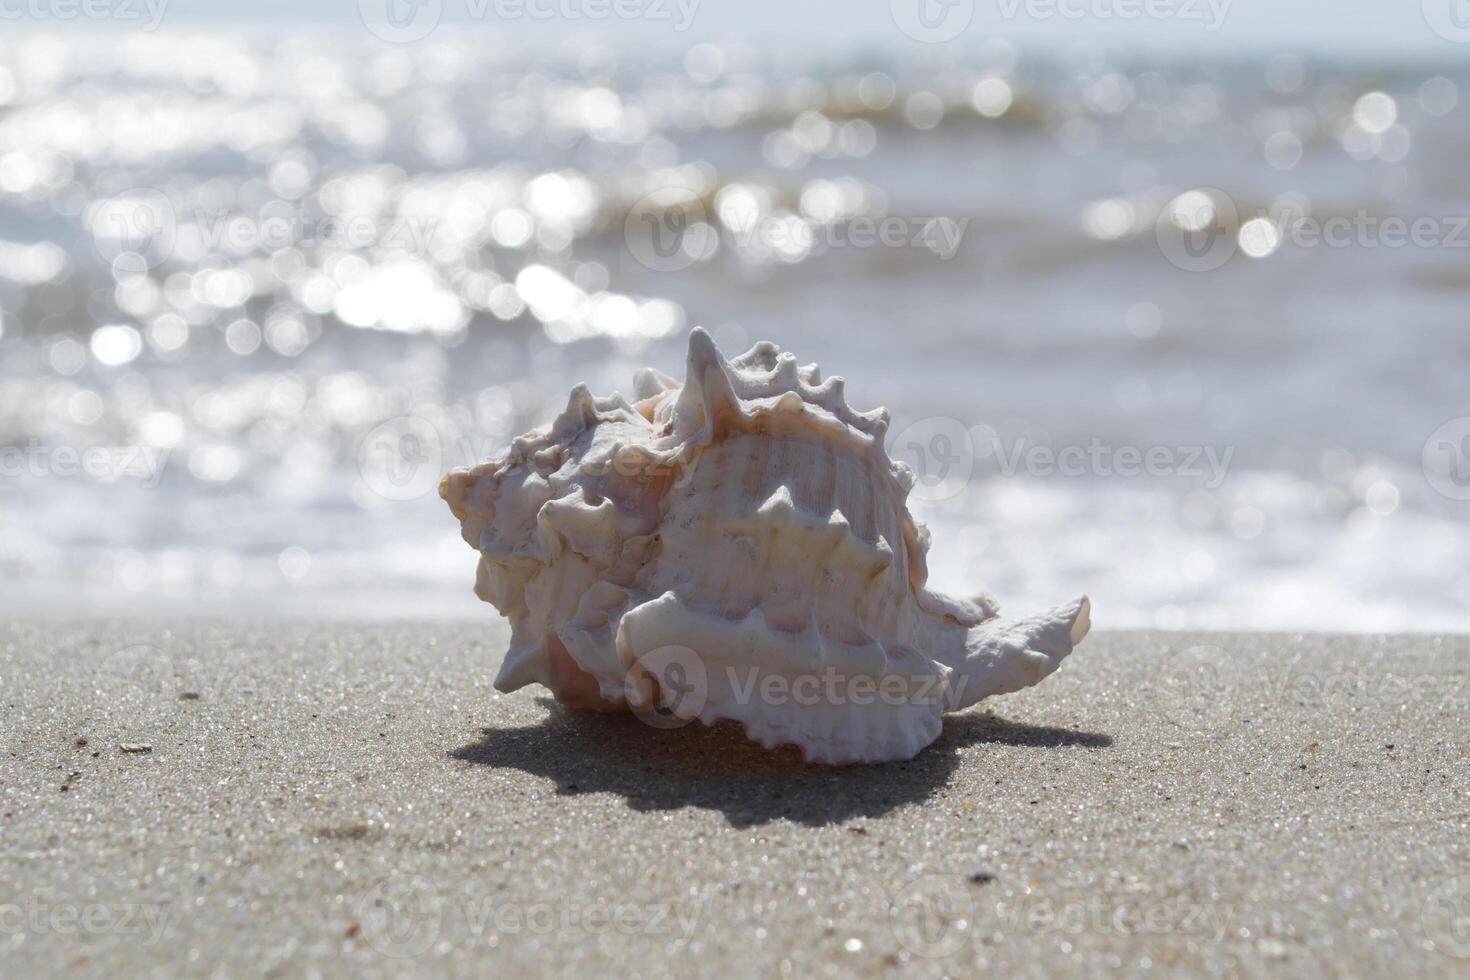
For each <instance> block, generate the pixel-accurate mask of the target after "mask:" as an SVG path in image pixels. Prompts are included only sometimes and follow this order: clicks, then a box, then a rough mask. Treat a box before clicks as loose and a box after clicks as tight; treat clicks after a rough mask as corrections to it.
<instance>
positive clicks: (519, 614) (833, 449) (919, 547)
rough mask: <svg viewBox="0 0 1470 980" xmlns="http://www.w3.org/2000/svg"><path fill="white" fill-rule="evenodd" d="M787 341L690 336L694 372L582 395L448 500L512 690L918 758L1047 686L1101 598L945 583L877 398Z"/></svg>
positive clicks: (814, 753)
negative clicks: (854, 394) (850, 397)
mask: <svg viewBox="0 0 1470 980" xmlns="http://www.w3.org/2000/svg"><path fill="white" fill-rule="evenodd" d="M842 386H843V383H842V379H841V378H839V377H833V378H829V379H827V380H825V381H824V380H822V377H821V373H820V372H819V371H818V369H817V367H816V366H815V365H810V366H804V367H799V366H798V365H797V363H796V359H795V358H794V357H793V356H792V355H791V354H788V353H783V352H782V351H780V350H779V349H778V348H777V347H776V346H775V345H774V344H771V343H759V344H756V345H755V346H754V347H752V348H751V349H750V350H749V351H747V352H746V353H745V354H742V355H741V356H739V357H736V358H734V359H732V360H728V361H727V360H726V359H725V358H724V357H723V356H722V355H721V354H720V352H719V350H717V349H716V347H715V345H714V342H713V341H712V340H711V339H710V337H709V335H708V334H707V333H705V332H704V331H703V330H699V329H696V330H694V331H693V332H692V333H691V334H690V337H689V354H688V361H687V367H686V374H685V380H684V383H683V384H682V385H680V384H679V383H678V382H676V381H674V380H672V379H670V378H668V377H667V376H665V375H663V374H660V373H659V372H657V371H654V370H652V369H645V370H642V371H640V372H638V374H637V377H636V379H635V382H634V393H635V397H636V400H635V401H634V402H631V403H630V402H628V401H627V400H625V399H624V398H623V397H622V396H621V395H617V394H614V395H612V396H611V397H608V398H597V397H594V396H593V395H592V394H591V393H590V392H589V391H588V390H587V388H586V386H585V385H578V386H576V387H575V388H573V389H572V393H571V397H570V398H569V399H568V400H567V407H566V409H565V411H563V412H562V413H561V415H560V416H558V417H557V419H556V420H555V421H553V422H552V423H551V424H550V425H547V426H545V427H543V428H541V429H537V430H536V431H534V432H531V433H528V434H526V435H523V436H521V437H519V438H518V439H516V440H515V441H514V443H512V445H511V446H510V448H509V449H508V450H506V451H505V452H504V453H502V454H501V455H499V456H497V457H495V458H493V459H491V460H489V461H488V462H485V463H482V464H481V465H479V466H475V467H473V468H471V469H460V470H455V471H453V472H451V473H449V474H448V475H446V476H445V477H444V479H443V481H442V482H441V484H440V487H439V492H440V495H441V496H443V497H444V499H445V500H446V501H447V502H448V503H449V507H450V510H452V511H453V513H454V516H455V517H457V518H458V519H459V520H460V522H461V526H462V530H463V534H464V539H465V540H466V541H467V542H469V544H470V545H471V546H473V547H474V548H476V549H478V550H479V552H480V563H479V569H478V574H477V577H476V582H475V593H476V594H477V595H478V596H480V598H482V599H485V600H486V601H488V602H490V603H491V604H493V605H494V606H495V608H497V609H498V610H500V612H501V613H502V614H504V615H505V616H506V617H507V618H508V619H509V620H510V624H511V627H512V639H511V645H510V649H509V651H508V652H507V653H506V656H505V662H504V664H503V666H502V668H501V670H500V674H499V676H498V677H497V678H496V681H495V686H496V687H497V688H499V689H500V690H502V691H514V690H517V689H518V688H521V687H524V686H525V685H527V684H541V685H544V686H545V687H547V688H549V689H550V690H551V691H552V692H553V693H554V694H555V696H556V697H557V699H558V700H559V701H562V702H565V703H567V704H570V705H573V706H579V707H587V708H598V709H612V710H618V709H623V710H627V709H631V710H634V711H637V712H639V713H640V714H642V715H644V717H645V718H647V719H648V720H650V721H652V722H654V723H667V724H670V725H672V724H678V723H682V722H685V721H687V720H690V719H692V718H698V719H699V720H700V721H702V722H704V723H706V724H712V723H714V722H715V721H717V720H720V719H733V720H735V721H738V722H739V723H741V724H742V725H743V726H744V727H745V729H746V731H747V733H748V734H749V735H750V737H751V738H753V739H755V740H756V741H758V742H760V743H762V744H763V745H766V746H776V745H780V744H785V743H793V744H795V745H797V746H799V747H800V748H801V750H802V752H803V754H804V755H805V757H806V758H807V759H808V760H809V761H813V762H824V763H851V762H882V761H889V760H896V759H908V758H912V757H913V756H914V755H916V754H917V753H918V752H919V751H920V750H921V749H923V748H924V747H925V746H926V745H928V744H929V743H931V742H933V741H934V739H935V738H937V737H938V736H939V732H940V729H941V727H942V722H941V718H942V715H943V714H944V712H945V711H953V710H959V709H962V708H965V707H968V706H969V705H972V704H974V703H975V702H977V701H979V700H980V699H982V698H985V697H989V696H991V695H995V694H1005V693H1008V692H1011V691H1017V690H1020V689H1021V688H1024V687H1029V686H1030V685H1032V684H1035V683H1037V682H1038V681H1040V680H1041V679H1042V678H1044V677H1046V676H1047V675H1048V674H1050V673H1051V672H1052V671H1054V670H1056V669H1057V666H1058V665H1059V664H1060V663H1061V661H1062V659H1063V658H1064V657H1066V656H1067V654H1069V653H1070V652H1071V651H1072V648H1073V647H1074V646H1075V645H1076V644H1077V643H1078V642H1079V641H1080V640H1081V639H1082V637H1083V636H1084V635H1085V634H1086V633H1087V630H1088V626H1089V623H1088V612H1089V604H1088V600H1087V598H1086V597H1082V598H1079V599H1076V600H1075V601H1073V602H1070V603H1067V604H1065V605H1061V606H1057V607H1056V608H1054V609H1051V610H1049V611H1048V612H1045V613H1042V614H1040V615H1037V616H1033V617H1031V618H1029V619H1020V620H1005V619H1001V618H999V616H998V615H997V612H996V607H995V605H994V603H993V602H992V601H991V600H990V599H989V598H987V597H984V596H981V597H979V598H975V599H970V600H965V599H954V598H949V597H947V596H944V595H940V594H939V593H936V592H931V591H929V590H928V589H927V588H926V587H925V580H926V574H927V573H926V559H925V555H926V552H927V550H928V545H929V536H928V531H927V529H925V528H924V527H923V526H922V525H920V524H918V523H917V522H916V521H914V519H913V518H912V516H910V514H909V512H908V509H907V508H906V506H905V500H906V497H907V494H908V490H909V488H910V487H911V486H912V483H913V477H912V474H911V472H910V471H909V469H908V467H906V466H904V465H902V464H895V463H893V462H892V461H890V460H889V458H888V456H887V454H886V453H885V452H884V449H883V438H884V434H885V432H886V431H887V429H888V422H889V416H888V413H887V411H885V410H881V409H880V410H878V411H875V412H867V413H863V412H858V411H854V410H853V409H851V408H849V407H848V405H847V403H846V401H845V400H844V398H843V390H842Z"/></svg>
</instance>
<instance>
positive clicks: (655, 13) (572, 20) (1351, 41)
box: [0, 0, 1470, 60]
mask: <svg viewBox="0 0 1470 980" xmlns="http://www.w3.org/2000/svg"><path fill="white" fill-rule="evenodd" d="M63 2H64V0H5V3H8V4H11V5H13V6H14V7H15V8H16V9H21V8H22V7H23V6H24V5H26V4H29V5H30V9H38V7H39V9H46V8H47V6H48V5H51V4H61V3H63ZM103 2H106V3H112V4H119V5H122V4H131V5H134V6H136V7H138V8H140V9H142V8H147V9H148V10H153V11H157V12H158V13H160V14H161V16H159V17H154V18H153V19H154V20H155V21H157V22H160V23H161V24H162V25H163V26H164V27H165V28H176V27H184V28H186V27H189V26H192V25H197V24H204V23H210V24H218V23H220V22H236V23H264V24H281V23H332V24H338V25H343V26H346V27H349V28H354V29H360V28H361V27H362V22H363V20H364V18H366V19H369V20H372V19H377V20H379V21H381V20H382V18H383V11H384V9H385V8H386V7H387V6H388V5H392V9H393V10H394V12H395V13H396V15H397V16H398V18H399V19H400V21H402V22H409V21H410V20H411V19H412V18H413V17H415V16H434V17H437V23H439V24H465V25H471V26H474V27H476V28H478V29H483V30H487V31H490V32H493V33H496V34H500V35H502V36H507V37H510V38H511V39H519V38H525V39H527V40H528V41H529V40H537V41H540V40H543V39H547V38H551V39H555V38H557V37H558V36H563V35H566V34H568V33H574V34H580V35H583V36H585V35H587V34H589V33H598V34H601V35H604V36H606V37H607V38H608V40H610V41H613V42H615V43H616V42H623V43H630V42H632V43H637V42H639V41H645V40H646V41H649V42H651V43H658V42H663V41H665V40H671V41H673V42H675V43H679V42H681V41H683V40H684V39H686V38H687V39H689V40H691V41H692V40H705V39H719V38H732V37H733V38H760V37H782V38H787V39H795V40H801V41H809V42H811V43H814V44H821V45H822V46H823V47H824V48H828V49H838V50H840V49H842V48H843V47H847V46H861V47H874V46H893V47H896V48H902V47H905V46H908V47H918V48H923V47H926V46H928V43H929V42H926V41H925V40H923V39H916V37H915V36H914V35H915V34H924V33H925V32H926V31H934V32H936V33H931V35H930V37H931V39H932V40H933V41H934V42H935V43H938V42H941V41H942V42H946V43H950V44H955V45H966V44H971V43H975V44H978V43H981V42H983V41H984V40H985V39H988V38H997V37H999V38H1006V39H1010V40H1013V41H1016V42H1019V43H1022V44H1026V45H1028V46H1043V47H1044V46H1050V45H1065V44H1067V43H1069V42H1072V41H1076V40H1078V39H1097V40H1106V41H1111V42H1116V43H1120V44H1125V45H1126V44H1137V45H1141V46H1147V47H1154V48H1157V47H1167V48H1178V49H1182V50H1211V49H1213V50H1220V51H1225V52H1238V51H1241V50H1247V51H1249V50H1279V49H1283V48H1287V49H1294V50H1300V51H1304V52H1307V51H1314V52H1324V51H1325V52H1338V53H1342V54H1350V55H1353V56H1356V57H1362V56H1368V55H1373V54H1384V55H1394V56H1397V55H1403V54H1410V55H1416V56H1424V57H1430V58H1436V59H1439V60H1453V59H1470V0H249V2H245V0H103ZM598 4H602V5H603V7H602V9H603V11H604V12H603V14H602V16H596V15H594V14H593V13H590V12H591V11H595V10H596V9H597V5H598ZM921 5H922V12H923V13H924V14H925V15H926V16H923V17H921V16H920V8H921ZM7 9H8V8H7ZM617 11H623V12H624V13H625V14H626V13H633V12H636V16H620V15H619V14H618V13H617ZM0 15H4V16H6V17H7V19H9V20H12V21H13V20H14V19H15V18H14V17H11V16H9V15H6V14H5V13H4V10H0ZM42 19H43V20H44V18H42ZM22 20H24V18H22ZM419 23H422V21H419ZM905 23H906V24H908V25H909V26H910V27H912V28H913V29H912V30H910V31H909V32H907V33H906V32H905V31H904V30H903V29H901V27H900V26H899V25H900V24H905ZM925 24H928V25H931V26H930V27H927V28H926V27H925V26H924V25H925ZM915 25H917V26H915ZM933 25H939V26H938V27H934V26H933ZM18 26H19V25H18ZM950 35H953V36H952V37H951V36H950Z"/></svg>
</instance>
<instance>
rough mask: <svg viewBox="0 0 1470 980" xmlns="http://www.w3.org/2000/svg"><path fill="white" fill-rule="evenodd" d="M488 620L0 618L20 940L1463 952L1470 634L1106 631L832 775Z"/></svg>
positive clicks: (1405, 958)
mask: <svg viewBox="0 0 1470 980" xmlns="http://www.w3.org/2000/svg"><path fill="white" fill-rule="evenodd" d="M504 642H505V632H504V629H503V627H501V626H500V625H499V624H498V623H497V622H495V621H493V620H488V619H487V622H485V623H483V624H477V625H469V624H452V625H444V624H422V625H415V624H389V625H384V624H342V623H330V624H329V623H267V624H259V623H243V622H227V621H203V620H187V619H176V620H170V621H167V622H160V621H156V620H136V621H107V622H83V621H76V620H51V621H46V620H39V619H37V620H30V621H21V622H11V623H8V624H6V625H4V626H3V627H0V696H3V699H4V705H5V710H4V712H3V717H0V732H3V735H4V742H3V753H0V811H3V816H0V889H3V891H0V962H3V963H4V970H3V972H4V973H6V974H7V975H15V976H28V975H29V976H36V975H46V974H51V973H55V972H58V971H61V970H71V971H77V972H80V973H83V974H87V975H103V974H107V975H111V976H114V977H117V976H125V975H138V974H143V973H148V972H153V973H156V974H158V975H190V976H203V975H209V974H218V975H222V976H243V975H268V976H300V975H307V974H313V973H319V974H322V975H340V976H376V975H390V974H391V975H403V974H425V975H445V974H454V975H478V976H486V975H489V976H500V975H518V974H522V973H528V974H548V975H558V976H567V975H571V974H574V973H575V974H584V973H592V972H594V971H596V972H598V973H604V974H609V973H610V974H633V973H636V974H639V975H644V976H659V975H681V976H683V975H702V976H711V977H726V976H772V975H782V976H810V975H814V974H818V973H822V974H832V975H867V974H877V973H897V972H900V971H903V972H905V973H915V974H917V975H920V976H923V975H935V976H937V975H940V974H951V975H953V974H955V973H965V972H973V971H978V970H984V971H992V970H994V971H1002V972H1003V974H1004V975H1021V976H1026V975H1031V976H1045V975H1055V974H1058V973H1062V972H1072V971H1077V970H1083V971H1088V972H1122V973H1125V974H1138V973H1145V972H1151V973H1158V972H1161V971H1162V972H1167V973H1169V974H1187V975H1198V974H1222V973H1231V974H1241V975H1263V974H1267V973H1269V974H1271V975H1280V974H1295V975H1318V974H1320V973H1321V972H1323V971H1328V972H1339V973H1351V974H1353V975H1359V976H1385V975H1390V974H1397V975H1420V976H1452V975H1458V976H1464V975H1465V974H1466V972H1467V971H1470V877H1466V876H1470V833H1467V830H1470V639H1467V638H1464V637H1434V636H1415V637H1366V636H1359V637H1347V636H1318V635H1307V636H1291V635H1268V634H1241V633H1236V634H1209V635H1185V634H1165V633H1095V634H1093V635H1092V636H1091V637H1089V638H1088V640H1087V641H1086V643H1085V644H1084V645H1083V646H1082V647H1081V649H1080V650H1079V651H1078V652H1077V653H1076V654H1074V655H1073V657H1072V658H1071V659H1070V660H1069V661H1068V662H1067V663H1066V664H1065V665H1064V666H1063V668H1062V670H1061V671H1060V672H1059V673H1058V674H1057V675H1055V676H1054V677H1052V678H1051V679H1049V680H1048V681H1047V682H1045V683H1044V684H1042V685H1041V686H1040V687H1037V688H1035V689H1032V690H1029V691H1026V692H1022V693H1020V694H1016V695H1012V696H1009V697H1006V698H1001V699H996V700H994V701H991V702H986V703H985V705H982V706H981V707H980V708H977V709H972V710H971V711H969V712H966V713H963V714H961V715H957V716H953V717H951V718H950V719H949V721H948V723H947V725H946V728H945V733H944V735H943V736H942V737H941V739H940V741H939V742H937V743H936V744H935V745H933V746H931V747H930V748H929V749H927V750H926V751H925V752H924V753H923V754H921V755H920V756H919V757H918V758H917V759H915V760H913V761H911V762H908V763H903V764H893V765H885V766H878V767H868V768H848V769H827V768H819V767H808V766H805V765H803V764H802V762H801V761H800V758H799V756H798V755H797V753H796V752H795V751H794V750H783V751H779V752H767V751H765V750H763V749H761V748H759V747H758V746H755V745H754V744H751V743H749V742H747V741H746V740H745V739H744V738H743V737H742V736H741V735H740V733H739V731H738V730H726V729H724V728H716V729H712V730H711V729H704V728H700V727H698V726H695V727H692V728H687V729H683V730H675V731H659V730H655V729H652V728H649V727H647V726H645V725H643V724H642V723H640V722H639V721H637V720H636V719H634V718H632V717H628V716H597V715H572V714H568V713H565V712H563V711H561V710H560V709H558V708H556V707H555V706H554V705H551V704H549V703H548V702H546V701H545V700H544V699H542V698H539V697H538V696H537V695H536V694H535V693H533V692H531V691H522V692H519V693H517V694H513V695H501V694H499V693H497V692H496V691H495V690H494V689H493V688H492V687H491V686H490V681H491V678H492V677H493V676H494V673H495V667H496V664H497V661H498V659H499V657H500V654H501V652H502V650H503V649H504ZM987 707H988V710H986V709H987ZM1457 875H1458V876H1461V877H1457Z"/></svg>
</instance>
